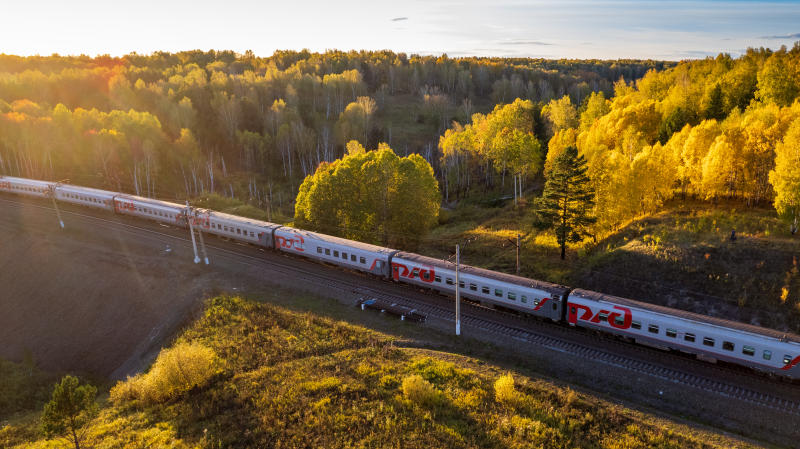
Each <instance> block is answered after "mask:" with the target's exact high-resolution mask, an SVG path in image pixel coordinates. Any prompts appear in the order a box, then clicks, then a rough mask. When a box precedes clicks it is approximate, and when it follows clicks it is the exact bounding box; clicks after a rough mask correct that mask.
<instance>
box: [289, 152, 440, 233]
mask: <svg viewBox="0 0 800 449" xmlns="http://www.w3.org/2000/svg"><path fill="white" fill-rule="evenodd" d="M348 147H349V150H350V151H349V153H348V154H347V155H346V156H344V157H343V158H342V159H339V160H336V161H334V162H332V163H322V164H320V166H319V167H318V168H317V170H316V172H315V173H314V174H312V175H309V176H307V177H306V179H305V181H303V183H302V185H301V186H300V190H299V192H298V194H297V200H296V203H295V223H296V224H297V225H298V226H301V227H305V228H308V229H313V230H316V231H321V232H325V233H329V234H334V235H339V236H342V237H346V238H351V239H355V240H361V241H365V242H372V243H379V244H382V245H389V246H399V247H402V248H413V247H414V246H415V245H416V244H417V243H418V242H419V240H420V239H421V238H422V237H424V236H425V235H426V234H427V233H428V232H429V231H430V229H431V228H432V227H433V225H434V224H435V223H436V220H437V218H438V215H439V204H440V201H441V198H440V196H439V186H438V182H437V181H436V177H435V176H434V175H433V169H432V168H431V166H430V164H429V163H428V162H427V161H425V159H423V158H422V157H421V156H420V155H418V154H412V155H410V156H408V157H404V158H401V157H398V156H397V155H396V154H395V153H394V151H392V149H391V148H389V146H388V145H386V144H381V145H379V146H378V149H377V150H373V151H366V152H365V151H363V149H362V148H361V147H360V145H358V144H354V143H352V142H351V144H350V145H348Z"/></svg>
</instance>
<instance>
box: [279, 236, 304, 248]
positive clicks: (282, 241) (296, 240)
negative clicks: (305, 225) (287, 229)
mask: <svg viewBox="0 0 800 449" xmlns="http://www.w3.org/2000/svg"><path fill="white" fill-rule="evenodd" d="M275 243H277V245H278V247H280V248H286V249H294V250H296V251H300V252H304V251H305V250H304V249H303V243H305V240H304V239H303V236H302V235H299V234H295V235H294V236H292V237H291V238H286V237H283V236H280V235H276V236H275Z"/></svg>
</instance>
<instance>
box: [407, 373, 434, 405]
mask: <svg viewBox="0 0 800 449" xmlns="http://www.w3.org/2000/svg"><path fill="white" fill-rule="evenodd" d="M402 388H403V396H405V397H406V398H407V399H408V400H409V401H411V402H413V403H415V404H419V405H423V406H425V405H432V404H434V403H436V402H437V400H438V397H439V394H438V392H437V391H436V389H435V388H433V385H431V383H430V382H428V381H427V380H425V379H423V378H422V376H420V375H419V374H413V375H411V376H407V377H406V378H404V379H403V386H402Z"/></svg>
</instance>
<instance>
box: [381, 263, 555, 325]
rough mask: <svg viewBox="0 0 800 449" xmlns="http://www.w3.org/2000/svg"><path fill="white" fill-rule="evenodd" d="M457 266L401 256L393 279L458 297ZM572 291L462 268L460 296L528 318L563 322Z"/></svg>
mask: <svg viewBox="0 0 800 449" xmlns="http://www.w3.org/2000/svg"><path fill="white" fill-rule="evenodd" d="M455 274H456V266H455V264H454V263H451V262H447V261H444V260H441V259H434V258H432V257H426V256H420V255H419V254H413V253H406V252H399V253H397V254H396V255H395V256H394V257H393V258H392V278H393V279H394V280H396V281H401V282H406V283H409V284H415V285H420V286H423V287H427V288H432V289H434V290H437V291H439V292H442V293H448V294H455V289H456V287H455V277H456V276H455ZM568 293H569V288H567V287H565V286H563V285H558V284H551V283H548V282H542V281H535V280H532V279H527V278H524V277H520V276H514V275H510V274H504V273H498V272H496V271H491V270H486V269H483V268H476V267H471V266H469V265H461V266H460V267H459V294H460V295H461V296H463V297H464V298H467V299H472V300H475V301H480V302H481V303H486V304H492V305H499V306H502V307H505V308H508V309H513V310H517V311H520V312H523V313H526V314H530V315H534V316H539V317H544V318H549V319H551V320H553V321H560V320H561V319H562V316H563V315H562V312H563V304H564V301H565V300H566V297H567V294H568Z"/></svg>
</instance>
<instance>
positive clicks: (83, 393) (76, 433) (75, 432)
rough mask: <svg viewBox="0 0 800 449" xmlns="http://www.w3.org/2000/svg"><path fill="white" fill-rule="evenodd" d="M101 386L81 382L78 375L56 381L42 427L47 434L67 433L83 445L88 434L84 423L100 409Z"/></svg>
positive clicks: (73, 441) (43, 415)
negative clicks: (85, 431)
mask: <svg viewBox="0 0 800 449" xmlns="http://www.w3.org/2000/svg"><path fill="white" fill-rule="evenodd" d="M96 396H97V388H95V387H93V386H92V385H89V384H86V385H79V382H78V378H77V377H74V376H64V377H63V378H62V379H61V382H60V383H57V384H56V385H55V388H54V389H53V396H52V398H51V399H50V402H48V403H47V404H45V406H44V412H43V413H42V430H44V433H45V434H46V435H47V436H59V435H64V436H65V438H66V439H67V440H69V441H70V442H71V443H72V444H74V445H75V449H80V447H81V442H82V440H83V437H84V426H85V425H86V424H87V423H88V422H89V421H91V420H92V418H94V417H95V416H96V415H97V413H98V410H99V409H98V407H97V403H95V397H96Z"/></svg>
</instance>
